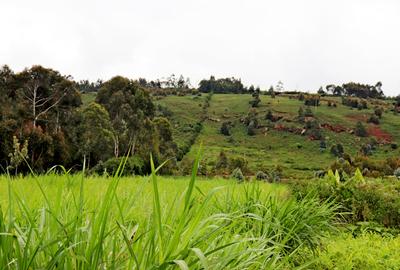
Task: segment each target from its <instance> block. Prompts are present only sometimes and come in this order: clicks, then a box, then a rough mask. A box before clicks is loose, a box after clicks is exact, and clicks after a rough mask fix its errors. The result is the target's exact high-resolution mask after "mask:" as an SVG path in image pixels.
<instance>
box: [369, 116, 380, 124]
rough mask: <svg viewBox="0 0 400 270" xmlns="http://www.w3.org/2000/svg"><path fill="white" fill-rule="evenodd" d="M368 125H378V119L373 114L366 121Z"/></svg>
mask: <svg viewBox="0 0 400 270" xmlns="http://www.w3.org/2000/svg"><path fill="white" fill-rule="evenodd" d="M367 122H368V123H373V124H375V125H379V118H378V116H376V115H375V114H373V115H371V116H370V117H369V119H368V121H367Z"/></svg>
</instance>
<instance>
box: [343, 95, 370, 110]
mask: <svg viewBox="0 0 400 270" xmlns="http://www.w3.org/2000/svg"><path fill="white" fill-rule="evenodd" d="M342 104H343V105H345V106H349V107H352V108H355V109H359V110H362V109H368V105H367V101H366V100H364V99H360V98H354V97H342Z"/></svg>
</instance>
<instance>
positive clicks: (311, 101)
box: [303, 95, 320, 106]
mask: <svg viewBox="0 0 400 270" xmlns="http://www.w3.org/2000/svg"><path fill="white" fill-rule="evenodd" d="M303 99H304V105H306V106H319V99H320V97H319V95H308V96H306V97H305V98H303Z"/></svg>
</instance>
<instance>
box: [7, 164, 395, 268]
mask: <svg viewBox="0 0 400 270" xmlns="http://www.w3.org/2000/svg"><path fill="white" fill-rule="evenodd" d="M155 171H156V169H155V168H154V167H153V174H152V175H150V176H147V177H100V176H96V177H95V176H84V175H83V174H73V175H72V174H68V173H65V174H54V173H49V174H47V175H42V176H34V175H31V176H26V177H15V178H10V177H8V176H2V177H0V194H2V196H1V198H0V205H1V215H0V268H1V269H332V268H335V269H396V266H398V265H399V260H400V258H399V256H398V252H397V250H398V246H399V244H400V238H398V237H394V236H391V237H387V236H382V235H379V234H371V233H369V232H365V233H361V234H360V235H359V236H358V237H356V238H355V237H353V236H352V235H351V234H349V231H348V230H347V229H346V227H343V223H342V221H341V219H340V215H338V213H340V212H341V209H340V207H339V206H338V205H337V204H335V203H333V202H327V201H325V202H321V201H320V200H318V199H316V198H315V197H313V196H311V195H310V196H305V197H304V198H303V199H300V200H296V199H294V197H293V195H292V194H291V189H290V187H289V186H287V185H284V184H270V183H264V182H248V183H238V182H237V181H234V180H232V179H220V178H212V179H207V178H197V177H195V175H196V171H195V170H194V172H193V176H192V177H174V178H171V177H158V176H156V174H155ZM366 243H367V244H366ZM366 252H367V253H368V254H369V256H368V257H365V256H364V255H365V253H366ZM349 255H350V256H349Z"/></svg>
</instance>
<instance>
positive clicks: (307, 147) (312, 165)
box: [157, 94, 400, 177]
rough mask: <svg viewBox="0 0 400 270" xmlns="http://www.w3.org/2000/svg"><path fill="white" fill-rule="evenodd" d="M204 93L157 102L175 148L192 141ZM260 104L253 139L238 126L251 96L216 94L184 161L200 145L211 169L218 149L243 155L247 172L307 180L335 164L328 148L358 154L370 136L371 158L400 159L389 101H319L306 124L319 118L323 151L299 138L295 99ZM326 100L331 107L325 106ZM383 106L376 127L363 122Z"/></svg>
mask: <svg viewBox="0 0 400 270" xmlns="http://www.w3.org/2000/svg"><path fill="white" fill-rule="evenodd" d="M204 96H205V95H204V94H203V96H201V97H198V96H182V97H180V96H167V97H163V98H161V99H159V100H158V101H157V102H158V103H159V104H161V105H162V106H164V107H166V108H168V110H169V111H170V113H171V115H170V116H169V118H170V121H171V122H172V125H173V128H174V137H175V139H176V141H177V143H178V145H179V146H182V145H184V144H185V143H187V141H188V140H189V139H190V138H191V137H192V133H191V132H193V126H195V125H196V123H198V122H201V120H202V114H201V112H202V110H201V102H203V101H204ZM260 98H261V102H260V104H259V106H258V107H257V108H254V110H255V111H256V112H257V116H256V117H257V120H258V126H259V127H258V128H257V129H256V130H255V135H254V136H249V135H248V134H247V129H246V126H245V125H244V124H243V123H242V121H243V119H244V118H245V117H246V115H247V113H248V112H249V110H250V109H251V106H250V104H249V101H251V100H252V96H251V95H249V94H214V95H213V96H212V98H211V101H210V106H209V108H208V109H207V111H206V116H203V117H204V121H203V122H202V123H203V128H202V129H201V131H200V134H199V136H198V137H197V138H196V141H195V143H194V144H193V147H191V149H190V151H189V153H187V154H186V156H185V157H184V160H185V159H186V160H191V159H192V158H193V156H194V155H195V153H196V151H197V148H198V146H199V145H200V144H201V143H202V145H203V148H204V155H203V161H204V164H205V165H206V167H207V170H208V171H210V170H212V168H213V167H214V166H215V164H216V162H217V158H218V156H219V154H220V152H221V151H224V152H225V153H226V155H227V156H230V157H244V158H245V159H246V160H247V161H248V167H249V171H250V172H249V173H255V172H256V171H258V170H270V169H272V168H274V167H275V166H277V165H279V166H281V167H282V168H283V170H284V172H285V176H287V177H302V176H311V175H313V174H314V173H315V172H316V171H318V170H323V169H326V168H327V167H328V166H329V164H331V163H332V162H334V161H335V160H336V157H335V156H334V155H332V154H331V153H330V148H331V146H333V145H335V144H338V143H340V144H342V145H343V147H344V150H345V152H346V153H348V154H350V155H351V156H355V155H357V153H358V152H359V151H360V148H361V146H362V145H364V144H370V143H371V141H373V138H375V139H376V142H378V144H377V145H376V147H374V148H375V149H374V150H373V151H372V155H371V156H372V157H373V158H374V159H378V160H379V159H384V158H387V157H390V156H398V155H399V153H400V151H399V149H393V148H395V146H394V144H395V143H396V142H398V141H399V140H400V116H397V115H395V114H394V113H393V112H392V111H390V108H391V102H390V101H382V100H373V99H369V100H368V109H362V110H358V109H353V108H351V107H348V106H345V105H342V101H341V98H339V97H322V98H321V102H320V106H316V107H311V110H312V113H313V117H306V120H305V122H309V121H312V120H317V121H318V123H319V124H320V126H321V128H320V132H321V133H322V137H323V138H324V139H325V142H326V149H325V150H323V149H320V140H316V139H315V138H312V136H309V135H307V133H305V134H303V135H302V134H301V133H302V132H304V127H305V125H306V123H301V122H300V121H299V120H298V110H299V108H300V107H303V108H306V106H304V101H300V100H298V99H297V98H295V97H294V96H279V97H276V98H271V97H270V96H266V95H260ZM328 102H329V103H331V104H333V103H335V106H328ZM375 106H379V107H382V108H384V113H383V115H382V117H381V118H380V119H379V121H380V124H379V125H376V124H371V123H367V120H368V118H369V117H370V115H372V114H373V113H374V107H375ZM268 110H270V111H271V112H272V114H273V116H274V117H275V118H276V120H275V121H274V122H272V121H267V120H266V119H265V116H266V114H267V112H268ZM358 121H360V122H362V123H363V124H364V126H365V127H366V129H367V131H368V136H367V137H358V136H356V135H355V134H353V133H354V128H355V126H356V124H357V122H358ZM223 122H230V123H231V126H232V128H231V130H230V131H231V135H230V136H225V135H223V134H221V132H220V128H221V125H222V123H223Z"/></svg>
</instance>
